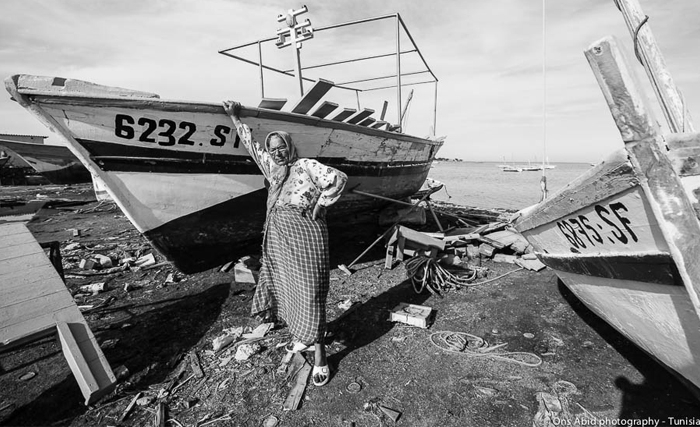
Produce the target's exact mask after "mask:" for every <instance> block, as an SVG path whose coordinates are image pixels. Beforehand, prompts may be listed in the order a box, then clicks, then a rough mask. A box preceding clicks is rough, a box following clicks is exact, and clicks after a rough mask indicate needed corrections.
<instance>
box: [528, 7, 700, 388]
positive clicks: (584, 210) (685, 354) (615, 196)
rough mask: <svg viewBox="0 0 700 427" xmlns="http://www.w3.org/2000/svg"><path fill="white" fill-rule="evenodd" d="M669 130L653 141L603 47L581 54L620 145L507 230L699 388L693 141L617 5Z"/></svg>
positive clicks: (645, 116)
mask: <svg viewBox="0 0 700 427" xmlns="http://www.w3.org/2000/svg"><path fill="white" fill-rule="evenodd" d="M616 3H617V4H618V6H619V8H620V10H621V11H622V12H623V15H624V16H625V19H626V21H627V23H628V27H629V29H630V32H631V33H632V35H633V37H634V43H635V46H636V47H635V52H636V53H637V54H638V55H637V56H638V58H639V59H640V61H641V62H642V63H643V65H644V66H645V68H646V70H647V73H648V74H649V76H650V77H651V81H652V85H653V86H654V87H655V90H656V93H657V96H658V97H659V99H660V101H661V106H662V108H661V109H662V111H663V112H664V113H665V115H666V118H667V119H668V122H669V128H670V130H671V133H670V134H666V135H663V134H662V132H661V131H660V129H659V125H658V122H657V120H656V119H655V118H654V116H653V114H652V111H653V110H652V108H651V107H650V106H649V105H648V100H647V99H646V98H645V96H644V95H643V92H642V90H641V89H640V86H639V84H638V83H637V82H636V78H635V75H634V74H633V73H632V72H630V70H629V68H628V65H627V64H626V61H625V59H624V56H623V54H622V52H621V50H620V49H619V47H618V46H617V44H616V42H615V40H614V39H612V38H605V39H603V40H601V41H599V42H596V43H594V44H593V45H592V46H591V47H590V48H589V49H588V50H587V51H586V52H585V54H586V57H587V59H588V61H589V63H590V64H591V68H592V69H593V72H594V74H595V75H596V78H597V80H598V83H599V85H600V87H601V89H602V91H603V94H604V96H605V98H606V101H607V103H608V106H609V108H610V111H611V113H612V115H613V118H614V120H615V123H616V125H617V127H618V129H619V131H620V134H621V136H622V139H623V141H624V143H625V147H624V149H623V150H620V151H617V152H615V153H613V154H612V155H610V156H609V157H608V158H607V159H605V160H604V161H603V162H601V163H600V164H598V165H597V166H595V167H594V168H592V169H591V170H590V171H588V172H587V173H586V174H584V175H583V176H581V177H580V178H578V179H577V180H575V181H574V182H572V183H570V184H569V185H568V186H567V187H565V188H564V189H562V190H561V191H559V192H558V193H556V194H554V195H553V196H552V197H550V198H549V199H547V200H545V201H543V202H542V203H540V204H538V205H536V206H534V207H531V208H528V209H525V210H523V211H522V212H521V215H520V217H519V218H518V219H517V220H516V228H517V230H518V231H520V232H521V233H522V235H523V236H524V237H525V238H526V239H527V240H528V241H529V242H530V243H531V244H532V245H533V247H534V248H535V249H536V254H537V255H538V257H539V259H540V260H541V261H542V262H543V263H544V264H546V265H547V266H548V267H550V268H551V269H553V270H554V271H555V272H556V274H557V275H558V276H559V278H560V279H561V280H562V282H563V283H564V284H565V285H566V286H567V287H568V288H569V289H570V290H571V291H572V292H573V293H574V294H575V295H576V296H577V297H578V298H579V299H580V300H581V301H582V302H583V303H584V304H586V305H587V306H588V307H589V308H590V309H591V310H592V311H593V312H595V313H596V314H597V315H598V316H600V317H601V318H603V319H604V320H605V321H607V322H608V323H609V324H610V325H612V326H613V327H614V328H616V329H617V330H618V331H620V332H621V333H622V334H624V335H625V336H626V337H627V338H629V339H630V340H631V341H632V342H634V343H635V344H637V345H638V346H639V347H640V348H642V349H643V350H645V351H646V352H647V353H648V354H650V355H652V356H653V357H654V358H656V359H657V360H658V361H660V362H661V363H662V364H663V365H665V366H666V367H668V368H670V370H671V371H672V372H674V373H675V374H677V375H678V376H679V378H681V379H682V380H684V381H685V383H686V384H688V385H689V386H690V389H691V391H693V392H695V393H696V395H698V396H700V394H698V390H699V388H700V370H699V369H698V359H700V317H699V316H700V298H699V295H700V263H698V257H699V256H700V239H699V237H700V222H699V221H698V217H697V211H698V199H697V197H698V194H700V191H699V188H700V181H699V180H698V178H700V167H698V161H697V160H698V159H699V158H700V135H699V134H698V133H695V132H694V131H693V128H692V124H691V122H690V115H689V114H688V113H687V111H686V108H685V105H684V104H683V102H682V99H683V98H682V97H681V96H680V92H678V90H677V88H676V86H675V84H674V83H673V80H672V78H671V76H670V74H669V73H668V71H667V70H666V68H665V65H664V62H663V58H662V56H661V54H660V52H659V51H658V48H657V47H656V44H655V42H654V40H653V36H652V34H651V30H650V29H649V27H648V25H645V23H646V18H644V15H643V13H642V12H641V10H640V8H639V4H638V3H637V1H636V0H617V1H616Z"/></svg>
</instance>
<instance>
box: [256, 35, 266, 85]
mask: <svg viewBox="0 0 700 427" xmlns="http://www.w3.org/2000/svg"><path fill="white" fill-rule="evenodd" d="M258 64H260V65H259V67H258V68H259V69H260V98H261V99H262V98H265V82H264V81H263V66H262V42H261V41H259V40H258Z"/></svg>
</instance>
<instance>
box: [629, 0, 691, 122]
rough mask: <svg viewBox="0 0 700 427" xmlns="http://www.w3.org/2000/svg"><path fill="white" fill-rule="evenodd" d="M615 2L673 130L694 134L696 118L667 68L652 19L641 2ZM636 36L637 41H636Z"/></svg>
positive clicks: (635, 0)
mask: <svg viewBox="0 0 700 427" xmlns="http://www.w3.org/2000/svg"><path fill="white" fill-rule="evenodd" d="M615 2H616V4H617V5H618V6H619V7H620V12H622V16H623V17H624V19H625V23H626V24H627V29H628V30H629V32H630V35H631V36H632V39H633V40H632V42H633V43H634V44H636V45H637V51H638V52H639V56H640V60H641V62H642V65H643V66H644V70H645V71H646V72H647V76H648V77H649V80H650V81H651V85H652V88H653V89H654V93H655V94H656V97H657V98H658V100H659V103H660V104H661V111H662V112H663V113H664V116H665V117H666V120H667V121H668V124H669V127H670V128H671V131H672V132H674V133H675V132H693V131H694V128H693V123H692V119H691V117H690V113H689V112H688V109H687V107H686V105H685V102H684V101H683V95H682V94H681V92H680V90H678V87H677V86H676V84H675V83H674V81H673V77H672V76H671V73H670V72H669V71H668V68H666V61H665V60H664V57H663V55H662V54H661V51H660V50H659V47H658V46H657V44H656V38H655V37H654V34H653V33H652V31H651V27H650V25H649V22H646V21H647V19H648V17H647V16H646V15H644V12H642V8H641V6H640V5H639V2H638V1H637V0H615ZM643 22H644V24H643V25H642V23H643ZM635 35H636V36H637V40H634V37H635Z"/></svg>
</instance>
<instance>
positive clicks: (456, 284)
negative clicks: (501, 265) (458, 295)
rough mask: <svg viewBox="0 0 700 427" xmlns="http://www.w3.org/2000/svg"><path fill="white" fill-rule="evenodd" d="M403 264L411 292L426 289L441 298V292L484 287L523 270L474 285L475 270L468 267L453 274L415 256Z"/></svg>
mask: <svg viewBox="0 0 700 427" xmlns="http://www.w3.org/2000/svg"><path fill="white" fill-rule="evenodd" d="M404 264H405V265H406V273H407V274H408V277H409V278H410V279H411V283H412V284H413V290H414V291H416V293H417V294H420V293H421V292H423V290H425V289H428V291H430V292H431V293H432V294H433V295H437V296H441V295H440V292H442V291H447V290H457V289H459V288H460V287H462V286H479V285H485V284H487V283H491V282H494V281H496V280H498V279H500V278H502V277H505V276H507V275H509V274H511V273H515V272H516V271H520V270H522V269H523V268H522V267H520V268H517V269H515V270H511V271H509V272H507V273H504V274H501V275H500V276H498V277H494V278H493V279H489V280H485V281H483V282H477V283H474V280H475V279H476V277H477V270H476V269H474V268H469V267H468V268H467V269H465V270H464V274H454V273H452V272H450V271H449V270H447V269H446V268H445V267H443V266H441V265H440V263H438V262H437V261H436V260H434V259H432V258H430V257H427V256H425V255H416V256H414V257H412V258H410V259H409V260H408V261H405V263H404Z"/></svg>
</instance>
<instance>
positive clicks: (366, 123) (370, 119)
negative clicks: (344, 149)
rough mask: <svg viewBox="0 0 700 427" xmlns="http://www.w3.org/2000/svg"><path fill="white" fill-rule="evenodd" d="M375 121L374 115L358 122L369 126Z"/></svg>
mask: <svg viewBox="0 0 700 427" xmlns="http://www.w3.org/2000/svg"><path fill="white" fill-rule="evenodd" d="M374 122H376V120H375V119H373V118H372V117H367V118H366V119H364V120H363V121H361V122H360V123H358V124H359V125H360V126H369V125H371V124H372V123H374Z"/></svg>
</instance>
